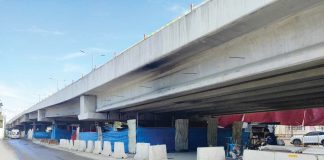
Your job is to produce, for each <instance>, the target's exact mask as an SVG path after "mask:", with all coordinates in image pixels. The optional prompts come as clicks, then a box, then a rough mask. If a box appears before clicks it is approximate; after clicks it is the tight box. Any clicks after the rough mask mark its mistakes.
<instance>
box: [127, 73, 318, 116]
mask: <svg viewBox="0 0 324 160" xmlns="http://www.w3.org/2000/svg"><path fill="white" fill-rule="evenodd" d="M323 91H324V68H323V67H316V68H311V69H306V70H302V71H297V72H293V73H290V74H285V75H278V76H273V77H268V78H264V79H258V80H254V81H249V82H245V83H239V84H236V85H231V86H226V87H222V88H215V89H210V90H206V91H203V92H198V93H193V94H188V95H186V96H180V97H175V98H171V99H167V100H161V102H163V103H164V105H159V102H155V103H150V104H146V105H150V107H148V108H143V107H141V106H140V107H137V108H136V107H131V108H127V109H123V110H121V111H122V112H130V111H132V112H134V111H136V112H154V113H167V112H179V113H181V114H186V115H224V114H234V113H248V112H258V111H272V110H287V109H296V108H307V107H321V106H324V92H323ZM189 97H191V98H189ZM181 99H182V101H181ZM179 100H180V101H179Z"/></svg>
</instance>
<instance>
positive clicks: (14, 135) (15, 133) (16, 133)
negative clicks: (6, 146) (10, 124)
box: [9, 129, 20, 139]
mask: <svg viewBox="0 0 324 160" xmlns="http://www.w3.org/2000/svg"><path fill="white" fill-rule="evenodd" d="M9 138H12V139H18V138H20V132H19V130H18V129H13V130H11V131H9Z"/></svg>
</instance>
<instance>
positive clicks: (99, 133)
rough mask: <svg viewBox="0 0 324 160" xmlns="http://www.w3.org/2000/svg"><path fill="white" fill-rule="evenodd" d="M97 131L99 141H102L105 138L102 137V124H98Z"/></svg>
mask: <svg viewBox="0 0 324 160" xmlns="http://www.w3.org/2000/svg"><path fill="white" fill-rule="evenodd" d="M96 131H97V133H98V139H97V140H98V141H102V140H103V138H102V129H101V126H99V125H97V126H96Z"/></svg>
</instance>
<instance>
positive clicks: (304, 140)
mask: <svg viewBox="0 0 324 160" xmlns="http://www.w3.org/2000/svg"><path fill="white" fill-rule="evenodd" d="M290 143H291V144H293V145H295V146H300V145H308V144H314V145H318V144H321V145H323V146H324V132H322V131H314V132H309V133H307V134H305V135H298V136H293V137H291V138H290Z"/></svg>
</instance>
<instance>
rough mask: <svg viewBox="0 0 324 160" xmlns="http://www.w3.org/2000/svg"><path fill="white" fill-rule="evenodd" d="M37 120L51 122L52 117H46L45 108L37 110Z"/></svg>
mask: <svg viewBox="0 0 324 160" xmlns="http://www.w3.org/2000/svg"><path fill="white" fill-rule="evenodd" d="M37 121H38V122H50V119H49V118H46V117H45V110H44V109H39V110H37Z"/></svg>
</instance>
